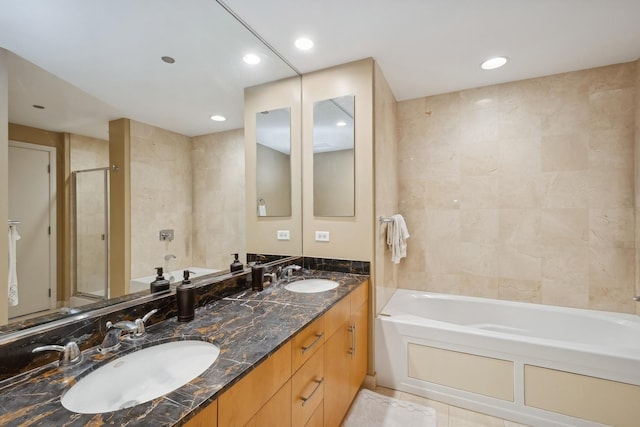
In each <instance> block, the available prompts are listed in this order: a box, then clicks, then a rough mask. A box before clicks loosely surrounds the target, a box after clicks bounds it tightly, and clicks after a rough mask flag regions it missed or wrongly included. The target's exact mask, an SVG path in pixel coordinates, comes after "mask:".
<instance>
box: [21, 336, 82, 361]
mask: <svg viewBox="0 0 640 427" xmlns="http://www.w3.org/2000/svg"><path fill="white" fill-rule="evenodd" d="M41 351H58V352H60V366H68V365H75V364H76V363H79V362H80V361H81V360H82V353H80V348H78V344H76V343H75V341H69V342H68V343H66V344H65V345H63V346H62V345H43V346H41V347H36V348H34V349H33V350H31V352H32V353H40V352H41Z"/></svg>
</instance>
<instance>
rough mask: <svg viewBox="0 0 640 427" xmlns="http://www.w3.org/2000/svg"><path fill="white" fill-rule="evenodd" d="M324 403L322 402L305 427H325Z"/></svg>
mask: <svg viewBox="0 0 640 427" xmlns="http://www.w3.org/2000/svg"><path fill="white" fill-rule="evenodd" d="M323 406H324V402H321V403H320V405H318V408H316V411H315V412H314V413H313V414H312V415H311V418H309V421H307V423H306V424H305V425H304V427H324V413H323V410H324V409H323Z"/></svg>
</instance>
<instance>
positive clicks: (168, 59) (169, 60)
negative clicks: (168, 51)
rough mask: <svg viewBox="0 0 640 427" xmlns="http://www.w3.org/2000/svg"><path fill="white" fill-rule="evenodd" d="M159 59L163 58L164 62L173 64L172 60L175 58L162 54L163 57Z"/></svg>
mask: <svg viewBox="0 0 640 427" xmlns="http://www.w3.org/2000/svg"><path fill="white" fill-rule="evenodd" d="M160 59H162V60H163V61H164V62H166V63H167V64H173V63H174V62H176V60H175V59H173V58H172V57H170V56H163V57H162V58H160Z"/></svg>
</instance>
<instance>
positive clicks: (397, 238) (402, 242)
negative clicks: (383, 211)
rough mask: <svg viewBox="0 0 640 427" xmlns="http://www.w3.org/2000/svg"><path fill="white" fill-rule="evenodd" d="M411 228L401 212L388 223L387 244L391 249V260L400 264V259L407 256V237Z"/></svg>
mask: <svg viewBox="0 0 640 427" xmlns="http://www.w3.org/2000/svg"><path fill="white" fill-rule="evenodd" d="M408 238H409V230H408V229H407V224H406V223H405V222H404V218H403V217H402V215H400V214H396V215H393V216H392V217H391V222H389V223H387V246H389V248H390V249H391V262H393V263H394V264H399V263H400V259H402V258H404V257H406V256H407V239H408Z"/></svg>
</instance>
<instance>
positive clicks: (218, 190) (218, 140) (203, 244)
mask: <svg viewBox="0 0 640 427" xmlns="http://www.w3.org/2000/svg"><path fill="white" fill-rule="evenodd" d="M192 140H193V151H192V162H193V230H194V232H193V262H194V264H196V265H197V266H204V267H211V268H217V269H219V270H223V269H227V268H229V264H231V261H232V259H233V258H232V257H231V255H230V254H231V253H236V252H238V253H240V260H242V262H243V263H244V260H245V259H246V249H245V241H246V239H245V231H244V230H245V184H244V183H245V177H244V176H245V170H244V131H243V129H237V130H232V131H228V132H221V133H216V134H210V135H204V136H199V137H195V138H193V139H192Z"/></svg>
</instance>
